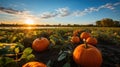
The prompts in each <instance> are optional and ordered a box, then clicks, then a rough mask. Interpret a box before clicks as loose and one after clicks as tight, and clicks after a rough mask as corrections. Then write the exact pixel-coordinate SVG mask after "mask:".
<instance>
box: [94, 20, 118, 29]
mask: <svg viewBox="0 0 120 67" xmlns="http://www.w3.org/2000/svg"><path fill="white" fill-rule="evenodd" d="M96 26H99V27H120V21H116V20H113V19H110V18H104V19H102V20H99V21H96Z"/></svg>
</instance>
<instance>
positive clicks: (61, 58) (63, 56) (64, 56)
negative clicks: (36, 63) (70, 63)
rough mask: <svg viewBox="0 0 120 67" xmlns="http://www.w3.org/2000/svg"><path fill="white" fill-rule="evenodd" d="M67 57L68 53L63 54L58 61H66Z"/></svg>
mask: <svg viewBox="0 0 120 67" xmlns="http://www.w3.org/2000/svg"><path fill="white" fill-rule="evenodd" d="M66 57H67V53H62V54H61V55H60V56H59V57H58V61H61V60H63V59H65V58H66Z"/></svg>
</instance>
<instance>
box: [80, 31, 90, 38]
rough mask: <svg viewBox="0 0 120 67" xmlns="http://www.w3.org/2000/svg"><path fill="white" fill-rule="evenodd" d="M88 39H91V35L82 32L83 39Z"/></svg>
mask: <svg viewBox="0 0 120 67" xmlns="http://www.w3.org/2000/svg"><path fill="white" fill-rule="evenodd" d="M88 37H91V34H90V33H88V32H82V33H81V35H80V38H81V39H87V38H88Z"/></svg>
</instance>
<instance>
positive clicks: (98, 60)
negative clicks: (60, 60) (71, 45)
mask: <svg viewBox="0 0 120 67" xmlns="http://www.w3.org/2000/svg"><path fill="white" fill-rule="evenodd" d="M73 59H74V61H75V62H76V63H77V64H79V65H81V67H100V66H101V64H102V55H101V52H100V51H99V50H98V49H97V48H96V47H94V46H92V45H88V48H87V49H86V48H85V44H81V45H79V46H77V47H76V48H75V49H74V52H73Z"/></svg>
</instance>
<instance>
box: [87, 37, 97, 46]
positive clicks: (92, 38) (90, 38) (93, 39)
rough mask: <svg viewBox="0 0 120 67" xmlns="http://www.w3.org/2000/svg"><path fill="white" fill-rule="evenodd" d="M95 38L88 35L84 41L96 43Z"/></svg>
mask: <svg viewBox="0 0 120 67" xmlns="http://www.w3.org/2000/svg"><path fill="white" fill-rule="evenodd" d="M97 42H98V41H97V39H96V38H94V37H89V38H87V39H86V43H88V44H91V45H96V44H97Z"/></svg>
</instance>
